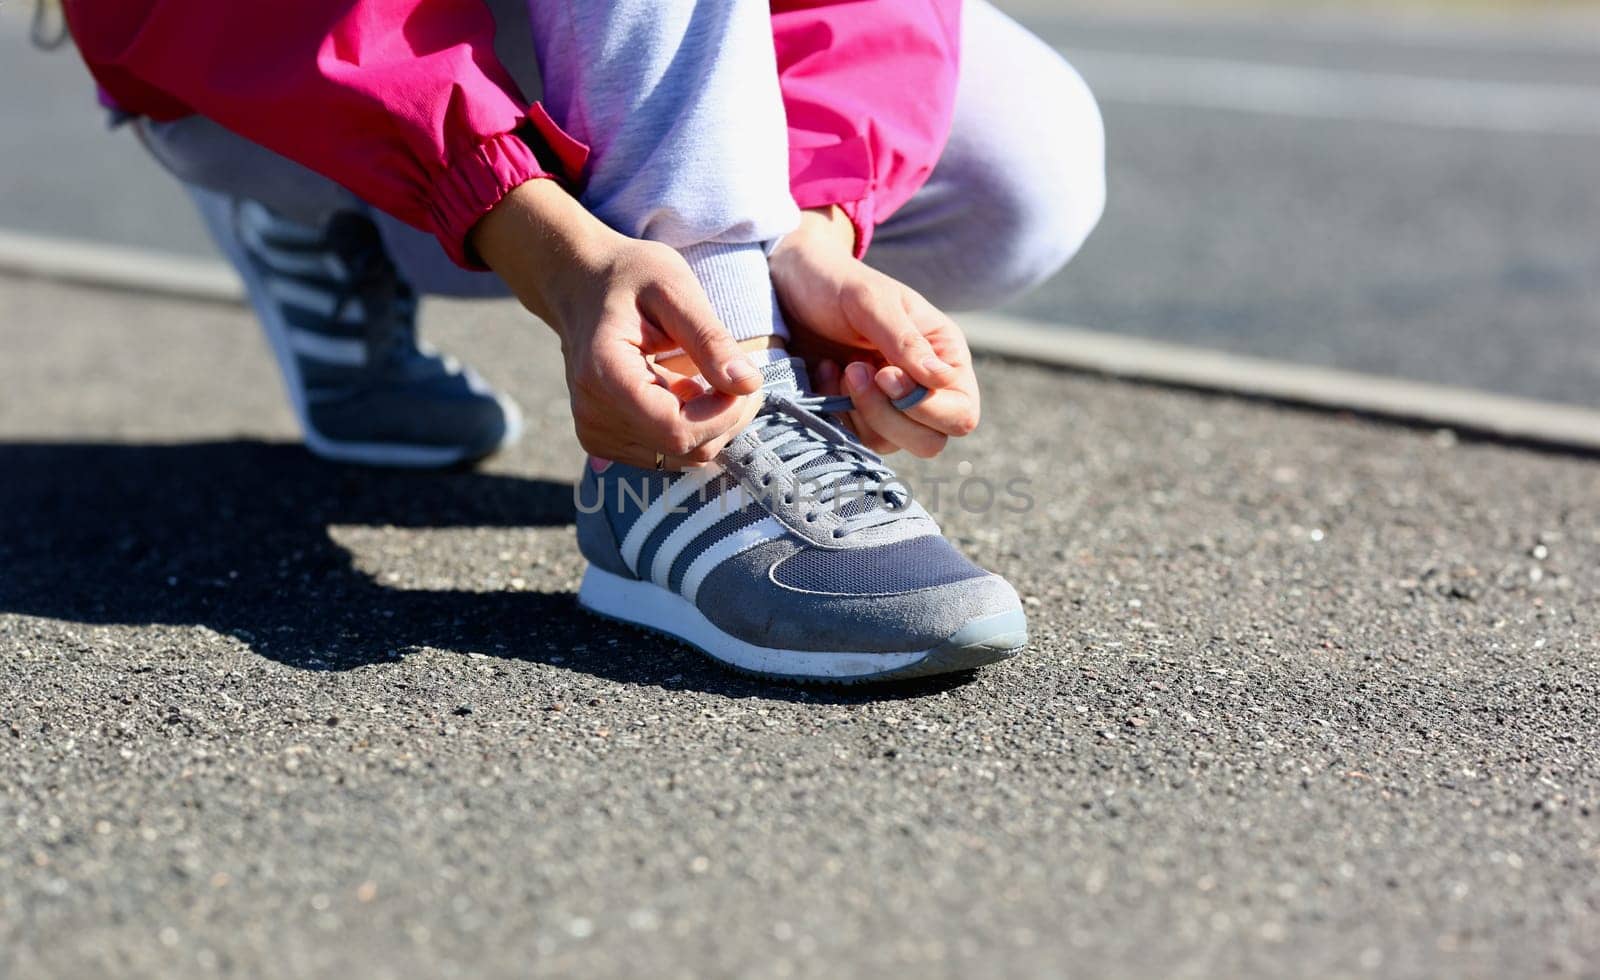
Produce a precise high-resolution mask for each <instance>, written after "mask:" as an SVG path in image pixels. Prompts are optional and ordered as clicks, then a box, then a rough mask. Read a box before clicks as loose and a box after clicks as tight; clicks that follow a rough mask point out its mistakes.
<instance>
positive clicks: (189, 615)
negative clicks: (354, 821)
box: [0, 441, 965, 702]
mask: <svg viewBox="0 0 1600 980" xmlns="http://www.w3.org/2000/svg"><path fill="white" fill-rule="evenodd" d="M573 516H574V508H573V500H572V487H571V485H570V484H566V483H557V482H552V481H549V480H536V479H524V478H521V477H514V476H499V475H492V474H484V473H473V472H456V473H420V472H415V473H414V472H396V471H379V470H369V469H361V468H356V467H340V466H334V465H330V464H326V463H322V462H320V461H318V460H316V459H314V458H312V457H311V456H310V455H308V454H307V453H306V452H305V451H304V450H303V449H301V448H300V447H298V446H296V445H292V444H287V443H267V442H255V441H233V442H204V443H178V444H170V445H140V444H133V445H130V444H118V443H110V444H93V443H5V444H0V612H5V613H20V614H25V615H31V616H41V617H48V618H52V619H60V620H67V621H72V622H78V623H93V624H134V625H145V624H164V625H201V626H207V627H209V628H211V629H213V630H215V631H217V632H219V633H224V634H227V635H229V636H233V637H235V638H237V639H238V640H240V641H242V642H244V643H246V644H248V645H249V646H250V648H251V649H252V650H254V651H255V652H256V653H258V654H260V655H262V656H264V657H268V658H270V659H272V660H275V661H278V662H280V663H283V664H287V665H289V666H291V667H296V668H299V669H303V670H348V669H351V668H355V667H361V666H367V665H371V664H380V663H385V662H391V661H396V660H398V659H399V658H400V657H401V656H402V655H403V654H404V653H405V652H406V651H407V650H413V649H417V648H422V647H432V648H437V649H443V650H454V651H460V652H471V653H485V654H490V655H493V656H500V657H507V658H513V659H523V660H531V661H537V662H541V663H552V664H559V665H560V666H562V667H563V668H565V669H571V670H579V671H583V672H585V673H589V674H593V675H596V676H600V677H605V678H609V679H611V680H616V681H621V682H625V683H633V684H650V685H657V686H661V687H666V688H688V689H694V690H702V691H714V692H718V693H723V694H728V695H730V696H735V697H769V698H778V699H785V700H806V701H832V702H856V701H868V700H882V699H886V698H904V697H915V696H920V695H924V694H929V693H934V692H937V691H940V690H945V689H948V688H949V687H951V686H953V685H955V684H959V683H961V682H962V681H963V680H964V679H965V678H964V677H961V676H957V677H955V678H950V679H945V680H943V681H932V682H930V681H923V682H907V683H904V684H899V685H889V686H880V687H873V688H867V689H862V690H854V689H850V690H843V691H827V690H815V689H813V690H803V689H796V688H791V687H787V686H783V685H777V684H770V683H765V682H762V681H758V680H753V679H747V678H743V677H739V676H737V675H733V674H730V673H728V672H727V671H724V670H721V669H719V668H717V667H716V666H715V665H714V664H710V663H708V662H706V661H705V660H704V659H703V658H702V657H700V656H699V655H698V654H695V653H693V652H691V651H688V650H686V649H684V648H682V647H680V646H678V645H676V644H673V643H670V642H668V641H665V640H662V639H660V638H657V637H655V636H653V635H649V634H643V633H640V632H636V631H634V630H631V629H629V628H627V627H623V626H619V625H616V624H613V623H610V622H606V621H602V620H599V619H596V618H594V617H591V616H589V615H587V614H585V613H584V612H582V611H581V610H580V609H579V608H578V606H577V603H576V601H575V599H574V597H573V595H572V594H571V593H565V592H563V593H540V592H511V591H506V592H468V591H427V590H411V589H396V588H390V587H387V586H385V585H383V584H382V583H380V582H377V581H375V580H374V579H373V578H372V577H371V576H370V575H368V574H367V573H365V572H363V571H361V570H360V569H358V568H356V567H355V565H354V563H353V561H352V557H351V554H350V552H348V551H347V550H345V549H344V548H343V547H341V546H340V545H339V544H338V543H337V542H336V541H334V540H333V538H332V537H331V536H330V535H329V533H328V529H329V526H330V525H336V524H339V525H374V526H399V527H408V528H449V527H501V528H513V527H529V528H532V527H559V526H564V525H568V524H571V523H572V520H573ZM419 560H422V561H427V560H429V559H428V558H423V559H419ZM441 571H443V570H441ZM421 577H424V578H426V577H429V576H428V575H427V574H426V570H423V573H422V576H421ZM647 636H648V638H645V637H647ZM611 641H617V642H615V643H614V644H613V643H612V642H611Z"/></svg>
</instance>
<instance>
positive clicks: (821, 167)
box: [772, 0, 961, 254]
mask: <svg viewBox="0 0 1600 980" xmlns="http://www.w3.org/2000/svg"><path fill="white" fill-rule="evenodd" d="M772 26H773V38H774V41H775V43H776V45H777V52H778V74H779V78H780V81H781V84H782V87H783V102H784V109H785V111H786V112H787V114H788V121H789V181H790V190H791V192H792V193H793V195H794V199H795V203H796V204H798V205H799V206H800V207H802V208H813V207H822V206H825V205H829V204H837V205H839V206H840V207H841V208H842V209H843V210H844V212H845V214H846V215H848V216H849V218H850V221H851V223H852V224H854V225H855V229H856V249H857V253H858V254H865V252H866V250H867V246H868V245H869V244H870V242H871V239H872V230H873V228H874V227H875V226H877V225H878V224H880V223H881V222H883V221H885V220H887V219H888V217H889V216H890V215H892V214H893V213H894V212H895V210H896V209H898V208H899V207H900V206H901V205H903V204H904V203H905V202H906V201H908V200H910V198H911V196H912V195H913V194H915V193H916V192H917V190H918V189H919V188H921V187H922V185H923V183H925V182H926V181H927V179H928V175H929V174H930V173H932V172H933V167H934V164H935V163H937V162H938V160H939V155H940V154H941V153H942V152H944V146H945V141H946V140H947V139H948V137H949V135H950V124H951V120H952V118H953V116H954V114H955V95H956V77H957V74H958V70H959V62H960V42H961V0H773V2H772Z"/></svg>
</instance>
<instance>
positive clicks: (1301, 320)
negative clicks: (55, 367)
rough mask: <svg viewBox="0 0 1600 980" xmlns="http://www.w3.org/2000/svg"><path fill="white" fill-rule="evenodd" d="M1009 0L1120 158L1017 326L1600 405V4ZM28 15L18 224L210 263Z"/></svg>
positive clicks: (171, 197)
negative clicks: (1599, 183) (1099, 201)
mask: <svg viewBox="0 0 1600 980" xmlns="http://www.w3.org/2000/svg"><path fill="white" fill-rule="evenodd" d="M1002 5H1003V6H1005V7H1006V8H1007V9H1008V10H1010V11H1011V12H1013V13H1014V14H1015V15H1016V16H1018V17H1019V18H1020V19H1022V20H1023V21H1024V22H1026V23H1027V24H1029V25H1030V26H1031V27H1032V28H1034V29H1035V30H1036V31H1037V32H1038V33H1039V34H1041V35H1042V36H1043V37H1045V38H1046V39H1047V40H1048V41H1050V42H1051V43H1052V44H1054V45H1057V46H1058V47H1060V48H1061V50H1063V51H1064V52H1065V53H1066V54H1067V55H1068V56H1069V58H1071V59H1072V61H1073V62H1074V63H1075V64H1076V65H1078V66H1079V68H1080V69H1081V70H1082V71H1083V73H1084V74H1085V76H1086V77H1087V78H1088V79H1089V81H1090V83H1091V84H1092V85H1093V86H1094V88H1095V89H1096V91H1097V92H1098V94H1099V95H1100V97H1101V99H1102V102H1103V106H1104V111H1105V115H1106V119H1107V125H1108V129H1109V136H1110V155H1111V204H1110V208H1109V211H1108V213H1107V215H1106V219H1105V221H1104V223H1103V224H1102V225H1101V228H1100V230H1099V232H1098V233H1097V235H1096V237H1095V238H1094V239H1093V240H1092V241H1091V243H1090V245H1089V247H1088V248H1087V250H1086V251H1085V252H1084V254H1083V255H1082V256H1081V257H1080V258H1079V260H1078V261H1076V262H1074V263H1073V264H1072V265H1071V266H1070V267H1069V268H1068V269H1067V270H1066V271H1065V272H1064V273H1063V274H1062V275H1061V276H1060V277H1059V278H1057V279H1056V280H1055V281H1053V282H1052V283H1050V284H1049V285H1048V286H1047V287H1046V288H1044V289H1041V290H1040V291H1038V292H1037V293H1035V294H1034V295H1032V296H1030V297H1028V298H1026V299H1024V300H1022V301H1021V302H1019V303H1017V304H1016V305H1015V306H1014V307H1013V308H1012V310H1011V311H1010V312H1013V313H1018V314H1022V315H1025V316H1028V317H1031V318H1035V319H1039V320H1043V321H1048V322H1058V323H1072V324H1078V325H1082V326H1087V327H1090V328H1092V329H1096V330H1103V331H1109V332H1112V333H1117V334H1124V335H1137V336H1145V337H1151V338H1156V339H1161V340H1168V341H1175V342H1179V343H1184V344H1192V345H1200V346H1204V347H1210V348H1218V349H1223V350H1229V351H1234V352H1238V353H1246V354H1254V355H1257V356H1264V357H1271V358H1278V359H1283V360H1288V361H1292V362H1297V363H1306V364H1317V365H1326V366H1332V367H1340V368H1345V369H1351V370H1357V371H1365V372H1373V373H1379V374H1389V375H1399V376H1403V377H1407V378H1412V379H1417V380H1424V381H1433V382H1440V383H1446V384H1454V385H1461V386H1468V387H1474V388H1481V389H1484V390H1491V391H1497V392H1502V393H1507V394H1515V395H1523V396H1529V397H1535V398H1543V399H1550V400H1561V401H1568V402H1574V403H1580V404H1585V405H1600V193H1596V191H1595V187H1594V185H1595V183H1596V181H1595V175H1596V173H1597V168H1600V15H1597V14H1596V13H1595V12H1592V11H1586V10H1584V9H1583V8H1581V7H1575V6H1570V5H1569V6H1565V7H1560V6H1557V7H1551V6H1546V5H1528V4H1521V5H1510V6H1507V5H1504V4H1502V5H1500V6H1499V7H1495V6H1492V5H1489V6H1485V5H1477V4H1474V5H1470V6H1466V7H1460V6H1457V5H1435V6H1432V7H1423V8H1413V7H1409V6H1408V7H1403V8H1397V7H1395V6H1393V5H1390V6H1386V7H1372V8H1366V7H1353V8H1351V7H1347V9H1338V10H1333V11H1332V12H1330V11H1329V10H1328V9H1325V8H1315V9H1313V8H1310V7H1307V6H1306V5H1299V4H1291V5H1287V6H1285V5H1282V4H1276V5H1259V6H1256V7H1244V8H1230V9H1219V8H1213V7H1210V6H1193V5H1191V6H1189V7H1188V8H1167V9H1153V10H1144V9H1141V10H1137V11H1136V12H1130V8H1129V7H1127V6H1126V5H1118V6H1116V7H1115V8H1113V7H1109V6H1100V7H1096V6H1084V5H1081V4H1074V3H1058V2H1045V0H1010V2H1007V3H1004V4H1002ZM27 7H28V5H27V4H23V5H21V6H18V5H16V4H10V5H7V6H6V7H4V8H0V118H4V119H5V120H6V125H5V126H4V127H0V160H3V164H0V229H10V230H25V231H31V232H38V233H45V234H50V235H57V236H66V237H71V238H79V239H89V240H95V241H103V242H111V243H117V244H122V245H135V246H142V247H148V248H151V249H158V250H162V251H166V252H176V253H187V254H197V255H199V254H209V252H210V247H209V245H208V243H207V242H206V240H205V238H204V236H203V233H202V232H201V230H200V228H199V225H198V223H197V222H196V220H195V219H194V217H193V215H192V214H191V213H190V211H189V206H188V204H187V202H186V201H185V199H184V198H183V197H182V196H181V195H180V194H179V192H178V190H177V189H176V188H175V187H174V186H173V185H172V183H171V182H170V181H169V180H167V179H166V178H165V177H164V176H163V175H162V174H160V173H159V172H157V170H156V168H155V167H154V165H153V164H151V163H150V162H149V161H148V160H147V159H145V158H144V156H143V154H142V152H141V151H140V149H139V147H138V146H137V145H136V144H135V142H134V140H133V137H132V136H131V134H128V133H116V134H108V133H107V132H106V131H105V128H104V125H103V123H102V120H101V117H100V114H99V113H98V112H97V111H96V110H95V107H94V105H93V103H92V100H91V96H90V90H89V87H88V83H87V80H86V78H85V77H84V75H83V72H82V69H81V67H80V66H79V64H78V62H77V59H76V57H75V56H74V55H73V54H72V53H71V52H70V51H62V52H58V53H57V54H56V55H54V56H50V55H45V54H41V53H39V52H35V51H33V50H32V49H31V48H29V47H28V46H27V44H26V17H25V14H26V13H27ZM1039 98H1040V111H1048V99H1047V97H1045V96H1042V95H1041V96H1039Z"/></svg>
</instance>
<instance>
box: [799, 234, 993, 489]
mask: <svg viewBox="0 0 1600 980" xmlns="http://www.w3.org/2000/svg"><path fill="white" fill-rule="evenodd" d="M853 235H854V232H853V230H852V229H851V228H850V225H849V223H848V222H847V221H844V220H843V219H842V215H840V214H839V213H838V212H837V209H828V210H823V211H807V212H805V215H804V218H803V220H802V223H801V226H800V228H799V230H797V231H795V232H794V233H792V234H790V235H789V236H788V237H786V238H784V239H783V241H782V242H780V243H779V244H778V248H777V249H776V250H775V251H774V252H773V253H772V259H771V268H772V282H773V286H774V287H775V288H776V289H777V293H778V300H779V302H781V303H782V304H783V309H784V313H785V315H786V316H787V318H788V320H789V326H790V328H791V330H792V331H793V334H794V337H793V340H792V344H791V346H792V347H793V348H794V351H795V353H796V354H797V355H799V356H801V357H804V358H805V360H806V362H807V365H808V367H809V368H810V370H811V374H812V380H813V383H814V384H815V385H816V388H817V390H818V392H820V393H821V394H827V395H836V394H845V395H849V396H850V397H851V398H852V399H853V400H854V401H855V405H856V407H855V411H853V412H851V413H850V424H851V428H853V429H854V430H855V432H856V434H857V435H858V436H860V437H861V441H862V442H864V443H865V444H866V445H867V446H868V447H869V448H871V449H873V450H874V451H876V452H879V453H892V452H895V451H896V450H899V449H905V450H907V451H909V452H911V453H912V454H914V455H917V456H922V457H924V458H928V457H933V456H937V455H938V454H939V453H940V452H941V451H943V450H944V448H945V444H946V442H947V441H948V440H949V439H950V437H952V436H956V437H959V436H964V435H966V434H968V433H969V432H971V431H972V430H973V429H975V428H977V425H978V417H979V399H978V379H977V376H976V375H975V374H974V373H973V370H972V352H971V350H969V349H968V347H967V340H966V338H965V337H964V336H962V334H961V328H960V327H958V326H956V324H955V321H954V320H951V319H950V317H948V316H946V315H945V314H944V313H942V312H940V311H939V310H938V309H937V308H936V307H934V305H933V304H932V303H929V302H928V301H927V300H926V299H924V298H923V297H922V295H921V294H920V293H918V292H917V291H916V290H914V289H912V288H911V287H909V286H907V285H905V284H904V283H901V282H899V281H897V280H895V279H893V278H891V277H889V276H887V275H884V274H883V273H882V272H879V271H877V270H876V269H873V268H871V267H869V266H868V265H867V264H866V263H864V262H862V261H860V260H859V259H857V258H855V256H854V255H853V254H852V252H853V248H852V246H853V244H854V239H853ZM917 385H922V386H924V387H926V388H927V389H928V390H929V393H928V395H927V397H926V398H924V399H923V400H922V401H921V402H920V403H918V404H917V405H914V406H912V407H911V408H909V409H907V410H905V411H901V410H900V409H897V408H895V407H894V405H893V402H894V401H895V400H896V399H899V398H903V397H905V396H906V395H907V394H910V393H911V392H912V391H914V390H915V389H916V387H917Z"/></svg>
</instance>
